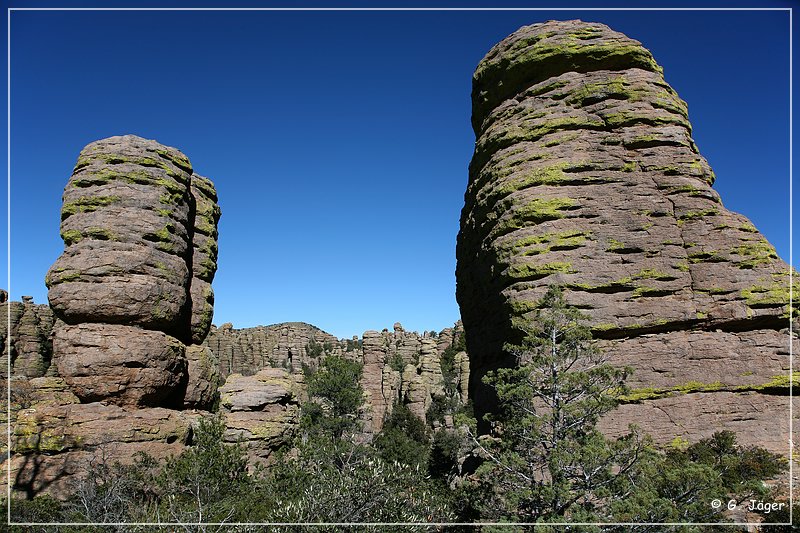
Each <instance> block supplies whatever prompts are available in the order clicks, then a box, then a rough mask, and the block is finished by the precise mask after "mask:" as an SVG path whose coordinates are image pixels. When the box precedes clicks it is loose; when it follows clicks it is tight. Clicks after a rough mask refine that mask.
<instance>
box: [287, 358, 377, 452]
mask: <svg viewBox="0 0 800 533" xmlns="http://www.w3.org/2000/svg"><path fill="white" fill-rule="evenodd" d="M362 371H363V365H362V364H361V363H358V362H356V361H351V360H349V359H345V358H343V357H338V356H329V357H326V358H325V359H324V360H323V361H322V363H321V364H320V367H319V369H318V370H317V371H316V372H313V373H311V374H310V375H309V376H308V378H307V379H308V395H309V397H310V398H311V401H309V402H306V403H305V404H304V405H303V411H302V425H303V427H304V428H305V430H306V431H323V432H326V433H329V434H331V435H333V436H334V437H337V438H341V437H342V435H344V434H345V433H346V432H354V431H355V430H357V429H358V427H359V421H358V415H359V412H360V409H361V406H362V404H363V403H364V389H363V388H362V387H361V384H360V381H361V374H362Z"/></svg>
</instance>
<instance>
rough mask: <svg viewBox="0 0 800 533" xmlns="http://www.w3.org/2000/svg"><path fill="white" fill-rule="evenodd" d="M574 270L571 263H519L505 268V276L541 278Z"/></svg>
mask: <svg viewBox="0 0 800 533" xmlns="http://www.w3.org/2000/svg"><path fill="white" fill-rule="evenodd" d="M574 272H575V271H574V270H573V269H572V264H571V263H567V262H563V261H555V262H552V263H543V264H531V263H521V264H516V265H511V266H510V267H509V268H508V270H506V276H508V277H509V278H512V279H514V280H518V281H519V280H536V279H541V278H544V277H546V276H549V275H551V274H556V273H563V274H572V273H574Z"/></svg>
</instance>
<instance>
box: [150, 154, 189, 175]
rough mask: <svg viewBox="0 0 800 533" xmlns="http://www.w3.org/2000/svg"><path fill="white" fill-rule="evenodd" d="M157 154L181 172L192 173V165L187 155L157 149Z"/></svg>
mask: <svg viewBox="0 0 800 533" xmlns="http://www.w3.org/2000/svg"><path fill="white" fill-rule="evenodd" d="M156 153H157V154H158V155H160V156H161V157H163V158H164V159H166V160H167V161H169V162H170V163H172V164H173V165H175V166H176V167H178V168H180V169H181V170H185V171H186V172H188V173H189V174H191V173H192V164H191V163H190V162H189V158H187V157H186V156H185V155H183V154H181V153H179V152H177V151H172V150H161V149H157V150H156Z"/></svg>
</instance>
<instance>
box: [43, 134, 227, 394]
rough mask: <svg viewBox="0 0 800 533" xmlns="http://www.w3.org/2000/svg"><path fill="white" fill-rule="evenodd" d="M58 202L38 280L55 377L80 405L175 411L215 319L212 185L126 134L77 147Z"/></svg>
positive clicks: (183, 161)
mask: <svg viewBox="0 0 800 533" xmlns="http://www.w3.org/2000/svg"><path fill="white" fill-rule="evenodd" d="M63 200H64V203H63V206H62V209H61V237H62V239H63V240H64V244H65V250H64V253H63V254H62V255H61V257H59V258H58V260H57V261H56V262H55V264H54V265H53V266H52V267H51V269H50V271H49V272H48V275H47V286H48V288H49V293H48V297H49V299H50V305H51V307H52V309H53V312H54V313H55V316H56V318H57V319H58V321H57V323H56V326H55V331H54V339H53V352H54V359H55V362H56V365H57V366H58V374H59V375H60V376H61V377H63V378H64V379H65V380H66V382H67V383H68V385H69V386H70V388H71V389H72V390H73V392H74V393H75V394H76V395H77V396H78V398H80V399H81V401H83V402H92V401H100V400H102V401H106V402H109V403H114V404H117V405H120V406H136V407H145V406H148V407H157V406H176V405H180V403H181V402H182V401H183V392H184V391H185V390H186V387H187V384H188V380H189V376H188V372H187V366H188V364H187V359H186V344H192V343H195V344H199V343H201V342H202V341H203V339H204V338H205V335H206V334H207V333H208V329H209V327H210V326H211V315H212V313H213V308H212V306H213V293H212V292H211V285H210V283H211V280H212V279H213V276H214V272H215V270H216V237H217V229H216V225H217V221H218V219H219V215H220V210H219V207H218V206H217V204H216V193H215V191H214V187H213V184H212V183H211V182H210V181H209V180H208V179H206V178H202V177H200V176H197V175H195V174H194V173H193V170H192V166H191V164H190V162H189V160H188V159H187V158H186V156H184V155H183V154H182V153H180V152H179V151H178V150H176V149H174V148H170V147H167V146H163V145H161V144H159V143H157V142H155V141H150V140H146V139H142V138H140V137H135V136H132V135H126V136H124V137H111V138H108V139H103V140H101V141H97V142H94V143H92V144H90V145H88V146H87V147H86V148H84V149H83V151H81V154H80V157H79V158H78V162H77V164H76V165H75V169H74V171H73V173H72V176H71V177H70V179H69V182H68V183H67V186H66V188H65V189H64V196H63Z"/></svg>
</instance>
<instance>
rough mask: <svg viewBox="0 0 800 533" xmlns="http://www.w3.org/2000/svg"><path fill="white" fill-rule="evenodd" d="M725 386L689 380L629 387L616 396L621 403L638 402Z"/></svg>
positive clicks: (715, 389) (718, 383)
mask: <svg viewBox="0 0 800 533" xmlns="http://www.w3.org/2000/svg"><path fill="white" fill-rule="evenodd" d="M725 387H726V385H725V384H723V383H721V382H719V381H715V382H714V383H702V382H700V381H689V382H687V383H684V384H683V385H676V386H674V387H665V388H654V387H644V388H639V389H631V390H630V391H628V392H627V393H626V394H623V395H621V396H618V397H617V399H618V400H619V401H620V402H621V403H639V402H642V401H645V400H658V399H660V398H668V397H670V396H676V395H679V394H689V393H692V392H715V391H719V390H723V389H724V388H725Z"/></svg>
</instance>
